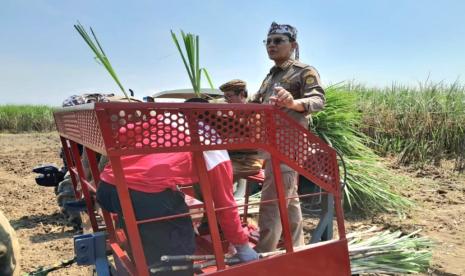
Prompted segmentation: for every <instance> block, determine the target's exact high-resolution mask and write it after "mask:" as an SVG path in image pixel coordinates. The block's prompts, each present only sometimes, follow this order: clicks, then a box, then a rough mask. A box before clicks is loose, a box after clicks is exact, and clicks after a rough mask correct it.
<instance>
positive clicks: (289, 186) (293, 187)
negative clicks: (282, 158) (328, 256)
mask: <svg viewBox="0 0 465 276" xmlns="http://www.w3.org/2000/svg"><path fill="white" fill-rule="evenodd" d="M264 43H265V45H266V50H267V53H268V57H269V58H270V59H271V60H273V61H274V63H275V65H274V66H273V67H272V68H271V70H270V72H269V73H268V75H267V76H266V77H265V79H264V81H263V83H262V85H261V87H260V89H259V91H258V93H257V94H255V95H254V97H253V99H252V101H251V102H255V103H265V104H275V105H276V106H278V107H280V108H281V109H282V110H283V111H284V112H285V113H287V114H288V115H289V116H290V117H292V118H293V119H295V120H296V121H297V122H298V123H299V124H300V125H302V126H303V127H305V128H307V129H308V124H309V119H308V116H309V115H310V113H312V112H316V111H319V110H321V109H322V108H323V106H324V103H325V97H324V90H323V88H322V87H321V83H320V76H319V74H318V72H317V71H316V69H315V68H313V67H311V66H309V65H306V64H304V63H301V62H300V61H298V59H299V49H298V44H297V29H296V28H294V27H293V26H290V25H280V24H277V23H275V22H273V23H272V24H271V27H270V29H269V31H268V37H267V39H266V40H265V41H264ZM269 158H270V157H269V156H267V157H266V158H265V163H266V165H265V181H264V183H263V188H262V196H261V200H262V201H264V200H270V199H276V197H277V196H276V186H275V181H274V175H273V170H272V166H271V161H270V159H269ZM281 173H282V177H283V184H284V191H285V196H286V197H292V196H297V184H298V183H297V179H298V174H297V172H296V171H294V170H293V169H291V168H290V167H288V166H286V165H284V164H281ZM287 204H288V205H287V207H288V214H289V220H290V227H291V235H292V242H293V245H294V246H301V245H303V244H304V235H303V230H302V212H301V209H300V202H299V199H298V198H294V199H289V200H287ZM258 225H259V227H260V240H259V243H258V245H257V247H256V249H257V250H258V251H259V252H268V251H273V250H275V249H276V247H277V244H278V241H279V239H280V237H281V233H282V225H281V221H280V216H279V208H278V203H277V202H273V203H262V204H261V205H260V216H259V221H258Z"/></svg>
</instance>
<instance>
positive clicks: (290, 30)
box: [268, 21, 299, 60]
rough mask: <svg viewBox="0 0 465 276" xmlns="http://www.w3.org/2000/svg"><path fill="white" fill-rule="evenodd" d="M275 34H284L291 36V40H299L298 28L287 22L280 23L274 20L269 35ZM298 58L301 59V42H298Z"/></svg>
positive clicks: (296, 55) (296, 54)
mask: <svg viewBox="0 0 465 276" xmlns="http://www.w3.org/2000/svg"><path fill="white" fill-rule="evenodd" d="M273 34H282V35H286V36H288V37H289V41H291V42H296V41H297V29H296V28H295V27H292V26H291V25H287V24H278V23H276V22H274V21H273V23H271V26H270V30H269V31H268V35H273ZM294 58H295V59H296V60H299V44H297V46H296V48H295V56H294Z"/></svg>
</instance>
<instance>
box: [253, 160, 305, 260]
mask: <svg viewBox="0 0 465 276" xmlns="http://www.w3.org/2000/svg"><path fill="white" fill-rule="evenodd" d="M280 169H281V174H282V177H283V184H284V192H285V196H286V197H290V196H297V179H298V174H297V172H296V171H294V170H292V169H291V168H289V167H287V166H285V165H281V168H280ZM276 198H277V193H276V186H275V181H274V174H273V169H272V164H271V160H267V161H266V164H265V181H264V183H263V187H262V196H261V200H262V201H263V200H270V199H276ZM286 202H287V210H288V215H289V226H290V229H291V237H292V244H293V245H294V247H296V246H302V245H304V234H303V229H302V211H301V210H300V201H299V199H298V198H293V199H288V200H287V201H286ZM258 226H259V227H260V240H259V242H258V244H257V247H256V250H257V251H258V252H270V251H274V250H276V247H277V245H278V242H279V239H280V238H281V233H282V225H281V218H280V215H279V205H278V202H277V201H276V202H271V203H261V204H260V211H259V218H258Z"/></svg>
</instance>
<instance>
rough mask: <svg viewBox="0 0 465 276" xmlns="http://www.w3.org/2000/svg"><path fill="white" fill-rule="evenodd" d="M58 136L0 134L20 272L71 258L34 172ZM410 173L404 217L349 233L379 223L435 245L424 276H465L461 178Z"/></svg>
mask: <svg viewBox="0 0 465 276" xmlns="http://www.w3.org/2000/svg"><path fill="white" fill-rule="evenodd" d="M58 152H59V139H58V135H57V134H56V133H45V134H0V210H2V211H3V212H4V214H5V215H6V216H7V218H9V219H10V222H11V224H12V226H13V228H14V229H15V230H16V232H17V235H18V238H19V242H20V244H21V251H22V258H21V265H22V271H23V272H31V271H33V270H34V269H37V268H39V267H40V266H50V265H53V264H55V263H56V262H58V261H60V260H66V259H70V258H72V257H73V245H72V237H73V235H75V234H77V233H76V232H75V230H73V227H72V226H71V225H70V224H69V223H68V222H67V221H66V220H65V219H64V218H63V217H62V215H61V214H60V211H59V208H58V207H57V205H56V202H55V194H54V192H53V188H46V187H40V186H38V185H36V184H35V181H34V177H35V174H34V173H32V172H31V170H32V168H33V167H34V166H36V165H39V164H42V163H55V164H61V163H60V162H61V161H60V159H59V157H58ZM445 167H446V168H441V169H429V170H426V171H409V170H408V169H406V168H394V169H395V170H396V173H399V174H402V175H405V176H406V177H407V178H408V179H409V180H410V181H411V183H412V185H411V186H410V188H409V190H407V191H405V192H404V193H405V195H406V196H408V197H409V198H411V199H412V200H415V202H416V203H415V206H414V208H413V209H412V210H411V211H410V212H409V213H408V214H407V215H406V216H405V217H403V218H401V217H399V216H397V215H393V214H382V215H377V216H374V217H371V218H363V219H360V218H358V219H357V218H352V217H356V216H352V215H351V214H348V216H347V217H348V221H347V229H348V231H350V230H353V229H357V228H359V227H361V226H364V225H378V226H384V227H387V228H391V229H393V230H395V229H402V230H404V231H406V232H411V231H413V230H416V229H418V228H421V229H423V231H422V232H421V235H425V236H428V237H430V238H431V239H433V240H434V241H435V242H436V247H435V249H434V252H433V261H432V268H431V269H430V272H429V273H428V274H425V275H438V276H453V275H465V177H463V176H457V175H452V174H451V173H450V169H449V168H447V166H445ZM87 271H88V269H87V268H85V267H78V266H76V265H73V266H71V267H67V268H64V269H61V270H58V271H55V272H52V273H50V274H49V275H87V274H86V273H87Z"/></svg>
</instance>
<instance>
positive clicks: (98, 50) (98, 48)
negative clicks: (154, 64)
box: [74, 21, 130, 101]
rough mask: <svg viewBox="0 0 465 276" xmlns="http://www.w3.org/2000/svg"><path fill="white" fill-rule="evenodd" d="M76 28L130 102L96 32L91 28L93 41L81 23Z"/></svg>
mask: <svg viewBox="0 0 465 276" xmlns="http://www.w3.org/2000/svg"><path fill="white" fill-rule="evenodd" d="M74 28H75V29H76V31H77V32H78V33H79V34H80V35H81V37H82V38H83V39H84V41H85V42H86V43H87V45H89V47H90V49H91V50H92V52H94V54H95V60H97V62H98V63H100V64H101V65H103V66H104V67H105V69H106V70H107V71H108V73H109V74H110V76H111V77H112V78H113V80H114V81H115V82H116V84H117V85H118V87H119V88H120V89H121V92H123V94H124V96H125V97H126V99H127V100H128V101H130V99H129V96H128V94H127V93H126V90H125V89H124V87H123V85H122V84H121V82H120V80H119V78H118V76H117V75H116V72H115V70H114V69H113V66H111V63H110V60H108V57H107V55H106V54H105V52H104V51H103V48H102V45H101V44H100V42H99V41H98V39H97V36H96V35H95V32H94V30H93V29H92V27H90V28H89V29H90V32H91V33H92V37H93V38H94V40H95V41H94V40H92V37H91V36H90V35H89V34H88V33H87V32H86V30H85V28H84V27H83V26H82V25H81V23H79V21H78V23H77V24H76V25H74Z"/></svg>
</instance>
